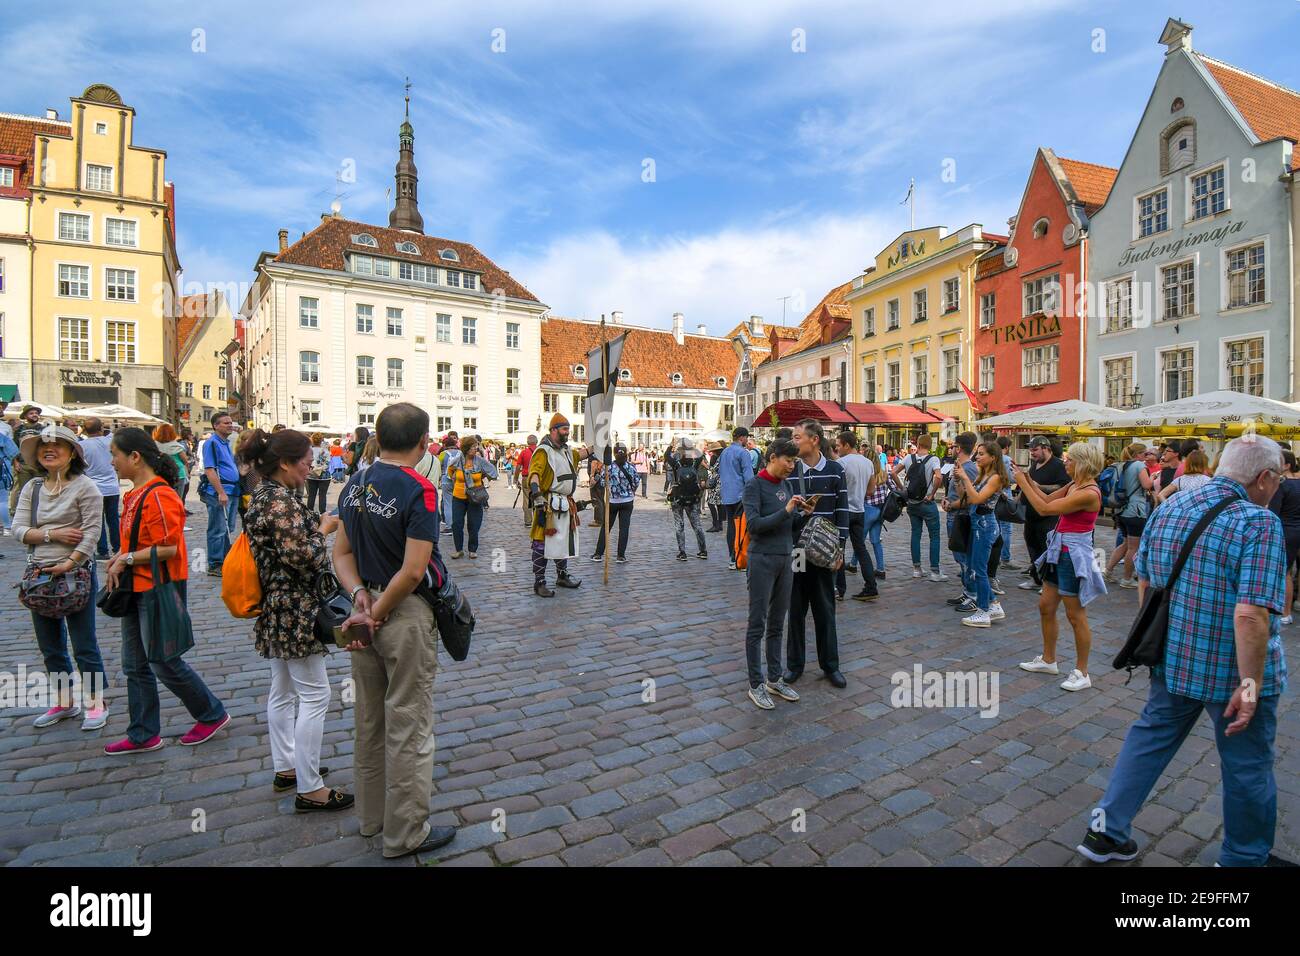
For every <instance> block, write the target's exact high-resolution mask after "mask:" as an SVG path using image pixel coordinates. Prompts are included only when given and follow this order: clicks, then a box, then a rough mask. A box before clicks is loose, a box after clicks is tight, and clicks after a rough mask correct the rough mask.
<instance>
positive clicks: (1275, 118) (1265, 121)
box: [1197, 53, 1300, 143]
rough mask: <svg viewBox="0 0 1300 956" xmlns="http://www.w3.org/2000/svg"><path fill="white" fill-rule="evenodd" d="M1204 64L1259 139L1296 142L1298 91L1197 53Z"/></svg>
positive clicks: (1299, 121) (1298, 134)
mask: <svg viewBox="0 0 1300 956" xmlns="http://www.w3.org/2000/svg"><path fill="white" fill-rule="evenodd" d="M1197 56H1199V57H1200V58H1201V62H1202V63H1204V64H1205V68H1206V69H1207V70H1209V71H1210V75H1211V76H1213V77H1214V81H1215V82H1216V83H1218V84H1219V86H1220V87H1221V88H1222V90H1223V92H1224V93H1225V94H1227V97H1228V99H1230V100H1232V103H1233V105H1234V106H1236V107H1237V110H1238V111H1239V112H1240V113H1241V115H1242V116H1244V117H1245V119H1246V122H1247V123H1249V124H1250V128H1251V129H1252V130H1253V131H1254V133H1255V135H1256V136H1258V137H1259V138H1260V139H1261V140H1262V141H1264V142H1267V141H1268V140H1271V139H1279V138H1281V139H1289V140H1291V142H1293V143H1296V142H1300V93H1297V92H1296V91H1295V90H1288V89H1287V88H1286V87H1285V86H1279V85H1278V84H1276V83H1273V82H1270V81H1269V80H1266V79H1264V78H1263V77H1262V76H1256V75H1255V74H1253V73H1247V72H1246V71H1245V70H1241V69H1238V68H1237V67H1235V66H1232V65H1230V64H1227V63H1223V62H1221V61H1219V60H1214V59H1211V58H1210V57H1208V56H1206V55H1205V54H1204V53H1198V54H1197Z"/></svg>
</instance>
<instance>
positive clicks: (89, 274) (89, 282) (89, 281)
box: [54, 260, 95, 302]
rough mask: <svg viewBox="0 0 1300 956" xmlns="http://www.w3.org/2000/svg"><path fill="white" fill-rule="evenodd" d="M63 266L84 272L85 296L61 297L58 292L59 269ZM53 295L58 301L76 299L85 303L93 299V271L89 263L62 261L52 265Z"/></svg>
mask: <svg viewBox="0 0 1300 956" xmlns="http://www.w3.org/2000/svg"><path fill="white" fill-rule="evenodd" d="M63 266H72V267H75V268H78V269H85V270H86V294H85V295H63V294H62V293H61V292H59V282H60V279H59V269H61V268H62V267H63ZM54 295H55V296H56V297H57V298H60V299H77V300H80V301H82V302H85V301H86V300H88V299H93V298H94V297H95V269H94V267H93V266H92V265H91V264H90V263H89V262H64V261H62V260H59V261H56V262H55V263H54Z"/></svg>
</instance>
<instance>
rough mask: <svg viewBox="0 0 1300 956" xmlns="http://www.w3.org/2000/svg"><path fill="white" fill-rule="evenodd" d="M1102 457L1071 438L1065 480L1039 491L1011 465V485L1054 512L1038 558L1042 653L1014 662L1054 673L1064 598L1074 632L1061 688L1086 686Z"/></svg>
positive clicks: (1099, 589) (1097, 589)
mask: <svg viewBox="0 0 1300 956" xmlns="http://www.w3.org/2000/svg"><path fill="white" fill-rule="evenodd" d="M1104 463H1105V458H1104V457H1103V455H1102V453H1101V449H1099V448H1097V446H1095V445H1089V444H1088V443H1087V442H1075V443H1074V444H1073V445H1071V446H1070V447H1069V449H1068V450H1067V451H1066V453H1065V459H1064V464H1065V471H1066V474H1068V475H1069V476H1070V483H1069V484H1068V485H1066V486H1065V487H1064V488H1058V489H1057V490H1056V491H1054V492H1052V494H1050V495H1044V494H1043V493H1042V491H1041V490H1040V489H1039V487H1038V485H1037V484H1035V483H1034V480H1033V479H1032V478H1030V477H1029V474H1028V473H1027V472H1025V471H1022V470H1020V469H1019V468H1017V469H1016V473H1015V479H1016V484H1018V485H1020V493H1021V494H1023V495H1024V496H1025V497H1026V498H1028V499H1029V503H1030V504H1031V505H1033V506H1034V510H1035V511H1036V512H1038V513H1039V514H1040V515H1043V516H1047V515H1059V516H1060V520H1058V521H1057V523H1056V528H1055V529H1054V530H1053V531H1052V532H1051V533H1050V534H1049V535H1048V536H1047V550H1046V551H1044V552H1043V554H1042V555H1041V556H1040V557H1039V558H1038V567H1039V568H1040V570H1041V572H1042V579H1043V593H1042V595H1041V596H1040V597H1039V598H1038V617H1039V620H1040V621H1041V623H1042V628H1043V653H1041V654H1039V655H1038V656H1037V657H1035V658H1034V659H1033V660H1032V661H1025V662H1024V663H1022V664H1021V665H1020V668H1021V670H1027V671H1032V672H1034V673H1036V674H1059V673H1060V672H1061V671H1060V667H1059V666H1058V665H1057V661H1056V641H1057V636H1058V626H1057V620H1056V609H1057V608H1058V607H1060V606H1061V602H1062V601H1064V602H1065V617H1066V619H1067V620H1068V621H1069V622H1070V628H1071V630H1073V631H1074V652H1075V658H1076V660H1075V666H1074V669H1073V670H1072V671H1070V676H1069V677H1067V678H1066V679H1065V681H1064V682H1063V683H1062V684H1061V688H1062V690H1084V689H1086V688H1088V687H1091V686H1092V678H1090V677H1089V676H1088V652H1089V651H1090V650H1091V649H1092V630H1091V628H1090V627H1089V626H1088V612H1087V611H1086V610H1084V609H1085V608H1086V607H1087V605H1088V603H1089V602H1090V601H1092V599H1093V598H1095V597H1097V596H1098V595H1100V594H1105V593H1106V580H1105V578H1103V577H1102V574H1101V571H1100V570H1099V569H1098V567H1097V561H1096V558H1095V557H1094V553H1095V552H1094V551H1093V536H1092V532H1093V528H1094V527H1095V526H1096V524H1097V515H1098V514H1100V513H1101V504H1102V501H1101V488H1100V487H1099V486H1098V484H1097V474H1098V472H1100V470H1101V468H1102V465H1103V464H1104Z"/></svg>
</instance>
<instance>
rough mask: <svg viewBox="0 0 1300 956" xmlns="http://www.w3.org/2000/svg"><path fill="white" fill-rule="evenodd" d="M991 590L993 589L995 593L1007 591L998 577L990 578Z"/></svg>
mask: <svg viewBox="0 0 1300 956" xmlns="http://www.w3.org/2000/svg"><path fill="white" fill-rule="evenodd" d="M989 590H990V591H992V592H993V593H994V594H1006V593H1007V592H1006V591H1005V590H1004V589H1003V587H1002V582H1000V581H999V580H998V579H997V578H989Z"/></svg>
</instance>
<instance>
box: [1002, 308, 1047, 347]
mask: <svg viewBox="0 0 1300 956" xmlns="http://www.w3.org/2000/svg"><path fill="white" fill-rule="evenodd" d="M991 331H992V332H993V344H994V345H1003V344H1006V343H1007V342H1033V341H1035V340H1036V339H1047V338H1051V337H1052V336H1054V335H1060V334H1061V317H1060V316H1059V315H1034V316H1030V317H1029V318H1027V319H1021V320H1020V321H1019V322H1017V323H1015V324H1014V325H1004V326H1002V327H1001V328H995V329H992V330H991Z"/></svg>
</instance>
